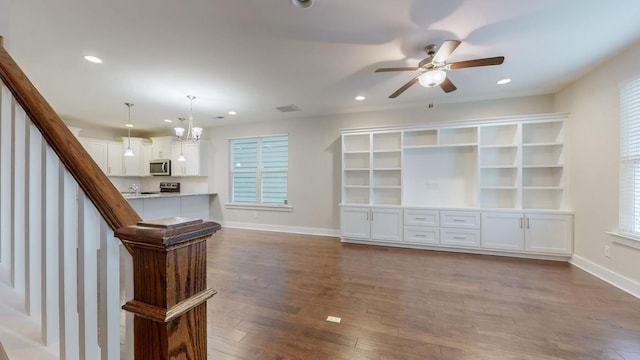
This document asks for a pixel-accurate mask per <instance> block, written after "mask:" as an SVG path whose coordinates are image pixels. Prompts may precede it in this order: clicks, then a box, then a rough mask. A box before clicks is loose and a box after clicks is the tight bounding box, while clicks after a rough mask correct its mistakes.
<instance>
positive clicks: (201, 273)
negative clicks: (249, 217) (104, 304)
mask: <svg viewBox="0 0 640 360" xmlns="http://www.w3.org/2000/svg"><path fill="white" fill-rule="evenodd" d="M219 229H220V224H217V223H215V222H203V221H202V220H200V219H197V220H194V219H186V218H166V219H160V220H154V221H146V222H139V223H138V224H137V225H133V226H128V227H124V228H121V229H118V230H117V231H116V236H117V237H118V238H120V240H122V242H123V243H124V245H125V246H126V248H127V250H128V251H129V252H130V253H131V255H132V257H133V277H134V280H133V284H134V290H133V292H134V296H133V300H130V301H128V302H127V303H126V304H125V305H124V306H123V307H122V308H123V309H125V310H127V311H130V312H132V313H134V314H135V319H134V354H135V359H136V360H142V359H153V360H160V359H167V360H168V359H174V358H176V359H196V360H199V359H202V360H204V359H206V358H207V303H206V301H207V299H209V298H210V297H212V296H213V295H215V293H216V292H215V290H213V289H207V258H206V256H207V243H206V240H207V239H208V238H209V237H210V236H211V235H212V234H213V233H215V232H216V231H218V230H219Z"/></svg>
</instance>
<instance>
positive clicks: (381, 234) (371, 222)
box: [340, 207, 402, 242]
mask: <svg viewBox="0 0 640 360" xmlns="http://www.w3.org/2000/svg"><path fill="white" fill-rule="evenodd" d="M340 222H341V236H342V238H343V239H344V238H351V239H361V240H377V241H391V242H398V241H401V240H402V209H399V208H378V207H374V208H370V207H342V208H341V209H340Z"/></svg>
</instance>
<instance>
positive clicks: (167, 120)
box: [164, 119, 173, 123]
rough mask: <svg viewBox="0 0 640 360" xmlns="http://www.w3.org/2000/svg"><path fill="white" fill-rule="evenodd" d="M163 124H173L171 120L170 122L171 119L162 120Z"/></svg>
mask: <svg viewBox="0 0 640 360" xmlns="http://www.w3.org/2000/svg"><path fill="white" fill-rule="evenodd" d="M164 122H166V123H172V122H173V120H171V119H164Z"/></svg>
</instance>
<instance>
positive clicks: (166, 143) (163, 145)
mask: <svg viewBox="0 0 640 360" xmlns="http://www.w3.org/2000/svg"><path fill="white" fill-rule="evenodd" d="M150 139H151V160H158V159H162V160H168V159H171V145H172V144H173V142H174V141H175V140H176V137H175V136H155V137H151V138H150Z"/></svg>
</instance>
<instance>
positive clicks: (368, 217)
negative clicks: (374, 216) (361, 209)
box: [367, 211, 369, 221]
mask: <svg viewBox="0 0 640 360" xmlns="http://www.w3.org/2000/svg"><path fill="white" fill-rule="evenodd" d="M367 221H369V212H368V211H367Z"/></svg>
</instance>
